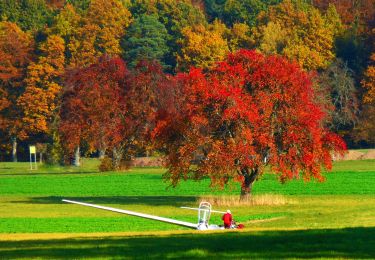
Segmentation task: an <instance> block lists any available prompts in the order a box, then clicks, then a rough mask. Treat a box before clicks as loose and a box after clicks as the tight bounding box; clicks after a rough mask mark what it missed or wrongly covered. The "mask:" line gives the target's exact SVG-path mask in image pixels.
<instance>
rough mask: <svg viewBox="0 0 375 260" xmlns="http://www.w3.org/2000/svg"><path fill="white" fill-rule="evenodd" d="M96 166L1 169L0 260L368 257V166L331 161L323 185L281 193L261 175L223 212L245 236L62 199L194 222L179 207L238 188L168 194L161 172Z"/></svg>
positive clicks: (199, 186) (300, 184) (373, 172)
mask: <svg viewBox="0 0 375 260" xmlns="http://www.w3.org/2000/svg"><path fill="white" fill-rule="evenodd" d="M97 164H98V161H97V160H89V159H86V160H85V161H84V163H83V166H82V167H80V168H75V167H58V166H45V165H41V166H39V168H38V170H32V171H31V170H29V165H28V164H27V163H0V259H3V258H5V259H14V258H158V259H160V258H198V257H202V258H375V247H374V246H373V245H374V244H375V160H362V161H339V162H335V164H334V168H333V170H332V171H331V172H328V173H326V174H325V176H326V181H325V182H323V183H317V182H315V181H312V182H304V181H303V180H293V181H290V182H287V183H286V184H281V183H279V182H278V181H277V179H276V177H275V176H274V175H272V174H265V175H264V176H263V177H262V179H261V180H259V181H258V182H256V183H255V186H254V204H253V205H240V204H238V203H234V206H231V207H230V209H231V211H232V213H233V215H234V218H235V219H236V220H237V222H240V223H244V225H245V229H243V230H238V231H207V232H199V231H195V230H189V229H187V228H184V227H179V226H174V225H170V224H166V223H159V222H155V221H152V220H146V219H140V218H136V217H131V216H125V215H121V214H117V213H113V212H108V211H103V210H99V209H93V208H87V207H83V206H79V205H71V204H66V203H63V202H61V199H63V198H67V199H75V200H79V201H83V202H88V203H94V204H100V205H106V206H110V207H117V208H122V209H128V210H133V211H139V212H144V213H148V214H154V215H159V216H164V217H169V218H175V219H179V220H185V221H190V222H196V220H197V217H196V214H197V213H196V212H195V211H189V210H184V209H180V208H179V207H180V206H192V207H196V206H197V205H198V201H199V200H200V198H202V197H206V198H207V197H208V198H210V196H215V197H220V198H224V199H222V200H225V198H229V197H232V198H233V196H234V195H237V194H239V186H238V184H231V185H229V186H228V187H227V188H225V189H224V190H215V189H211V188H209V183H210V182H209V180H208V179H207V180H203V181H201V182H194V181H188V182H182V183H181V184H180V185H179V186H178V187H176V188H171V187H168V183H165V182H164V181H163V180H162V173H163V172H164V171H165V169H162V168H134V169H131V170H129V171H126V172H107V173H100V172H98V170H97ZM261 198H265V201H262V203H258V202H259V201H260V199H261ZM219 201H220V200H219ZM213 207H214V209H217V210H226V209H227V207H226V206H223V205H215V204H214V205H213ZM220 217H221V216H220V215H215V214H212V217H211V223H215V224H221V220H220Z"/></svg>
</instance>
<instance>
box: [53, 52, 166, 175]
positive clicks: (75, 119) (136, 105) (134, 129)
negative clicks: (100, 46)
mask: <svg viewBox="0 0 375 260" xmlns="http://www.w3.org/2000/svg"><path fill="white" fill-rule="evenodd" d="M168 82H169V79H168V77H167V76H166V75H165V74H164V72H163V70H162V67H161V66H160V64H158V63H157V62H155V61H141V62H139V64H138V65H137V66H136V67H135V68H134V69H133V70H131V71H129V70H127V68H126V65H125V63H124V61H123V60H121V59H120V58H112V59H111V58H108V57H105V56H104V57H102V58H101V59H100V60H99V61H98V63H96V64H93V65H91V66H90V67H88V68H83V69H78V70H76V71H73V72H70V73H69V74H68V75H67V82H66V85H67V86H66V90H65V94H64V96H63V104H62V108H61V124H60V131H61V134H62V137H63V140H64V143H65V144H66V147H67V148H68V150H69V151H73V150H74V149H75V148H76V147H79V146H80V145H81V144H82V143H86V144H88V146H89V148H91V150H92V151H95V150H99V151H102V152H103V154H105V153H107V154H109V155H112V159H113V160H112V161H113V167H114V168H115V169H118V168H119V166H120V162H121V160H122V159H123V156H124V155H126V156H129V155H132V154H133V153H134V152H135V151H136V149H139V148H140V147H141V148H145V149H146V150H147V149H150V148H152V146H151V142H150V138H149V134H150V131H151V129H153V128H154V125H155V115H156V110H157V109H156V108H157V107H158V99H157V97H159V96H161V95H160V94H159V90H158V89H159V88H163V87H164V86H168V84H169V83H168Z"/></svg>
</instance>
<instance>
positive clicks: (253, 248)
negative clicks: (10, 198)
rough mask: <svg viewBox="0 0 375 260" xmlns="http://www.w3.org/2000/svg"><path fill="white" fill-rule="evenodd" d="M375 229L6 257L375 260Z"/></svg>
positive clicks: (134, 243)
mask: <svg viewBox="0 0 375 260" xmlns="http://www.w3.org/2000/svg"><path fill="white" fill-rule="evenodd" d="M374 244H375V228H374V227H371V228H362V227H358V228H346V229H317V230H299V231H263V232H228V233H226V232H220V233H209V234H205V233H200V232H198V231H197V233H196V234H184V235H170V236H161V237H157V236H142V237H104V238H75V239H54V240H35V241H32V240H31V241H4V242H0V255H1V256H2V258H10V259H12V258H19V257H23V258H61V257H64V258H71V259H72V258H104V257H107V258H146V259H150V258H157V259H163V258H196V257H203V258H213V257H215V258H217V257H219V258H229V259H230V258H291V257H292V258H375V247H374V246H373V245H374Z"/></svg>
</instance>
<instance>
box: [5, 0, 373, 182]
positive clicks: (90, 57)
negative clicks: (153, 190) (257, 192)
mask: <svg viewBox="0 0 375 260" xmlns="http://www.w3.org/2000/svg"><path fill="white" fill-rule="evenodd" d="M374 10H375V6H374V1H372V0H361V1H359V0H340V1H339V0H311V1H310V0H305V1H304V0H284V1H282V0H243V1H239V0H179V1H174V0H3V1H1V2H0V19H1V20H0V160H1V161H6V160H13V161H17V160H27V159H28V146H29V145H31V144H33V145H36V146H37V150H38V158H39V154H40V157H42V158H41V159H42V160H45V161H47V162H48V163H52V164H54V163H61V164H71V163H74V162H75V160H77V158H78V159H79V155H85V156H99V157H100V158H103V159H102V165H101V167H103V170H105V169H106V168H112V169H113V168H114V169H118V168H121V167H122V166H121V164H122V163H121V162H122V161H126V160H127V159H129V158H130V157H131V156H135V155H141V156H144V155H149V154H165V155H167V156H168V160H167V161H168V166H169V172H168V173H167V174H168V176H166V177H167V178H169V179H170V180H171V181H172V183H173V184H175V183H177V182H178V180H180V179H183V178H195V179H199V178H201V177H202V176H207V175H208V176H209V177H210V178H211V180H212V182H213V183H214V184H218V185H222V184H225V183H226V181H227V179H228V178H229V177H230V176H227V174H228V172H233V171H237V172H239V173H240V174H238V175H236V174H234V175H233V176H240V177H241V178H245V179H241V181H242V182H243V183H245V184H246V183H247V184H248V183H252V182H253V179H254V178H256V177H257V176H258V174H259V172H260V171H262V167H263V166H264V165H270V166H271V167H273V169H274V170H275V171H276V172H279V173H280V179H281V180H284V179H288V178H292V177H293V176H295V175H298V174H299V172H300V171H303V172H304V173H305V175H304V177H305V178H307V179H309V178H317V179H321V178H322V176H320V166H321V165H324V166H326V167H328V168H329V167H330V159H331V152H332V151H339V152H342V151H343V150H345V149H346V146H349V147H356V148H358V147H362V148H366V147H373V146H374V144H375V106H374V105H375V85H374V80H375V67H374V66H375V52H374V51H375V48H374V43H375V39H374V36H375V29H374V23H375V20H374V17H375V13H374ZM227 162H230V163H227ZM76 163H77V161H76ZM192 165H195V166H194V167H196V168H195V170H194V171H191V168H192ZM258 171H259V172H258ZM234 178H237V177H234ZM245 186H247V187H248V186H249V185H245ZM245 186H244V188H246V187H245Z"/></svg>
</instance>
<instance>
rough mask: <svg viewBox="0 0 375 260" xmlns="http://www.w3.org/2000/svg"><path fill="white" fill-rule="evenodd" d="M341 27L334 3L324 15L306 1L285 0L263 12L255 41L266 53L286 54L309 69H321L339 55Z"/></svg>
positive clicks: (256, 30) (255, 34)
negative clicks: (336, 45)
mask: <svg viewBox="0 0 375 260" xmlns="http://www.w3.org/2000/svg"><path fill="white" fill-rule="evenodd" d="M341 28H342V26H341V23H340V19H339V16H338V14H337V12H336V11H335V9H334V7H333V6H331V7H330V9H329V10H328V11H327V13H326V14H325V15H323V14H321V13H320V11H319V10H318V9H316V8H314V7H313V6H311V5H309V4H306V3H304V2H302V1H291V0H285V1H283V2H282V3H281V4H279V5H276V6H271V7H270V8H269V10H268V12H267V13H262V14H261V15H260V17H259V26H258V27H257V28H255V33H254V40H255V42H256V45H257V47H258V49H259V50H260V51H262V52H264V53H267V54H271V53H272V54H275V53H277V54H281V55H285V56H287V57H288V58H290V59H292V60H296V61H297V62H298V63H299V64H300V65H301V66H303V67H304V68H305V69H307V70H317V69H324V68H326V67H327V66H328V65H329V64H330V62H331V61H332V60H333V58H334V57H335V55H334V37H335V35H336V34H338V33H339V32H340V31H341Z"/></svg>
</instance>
